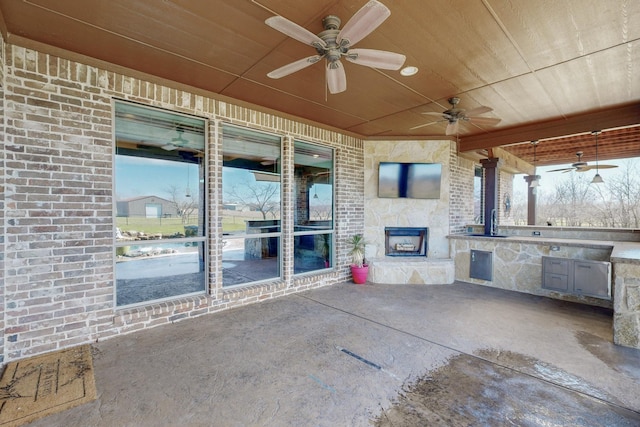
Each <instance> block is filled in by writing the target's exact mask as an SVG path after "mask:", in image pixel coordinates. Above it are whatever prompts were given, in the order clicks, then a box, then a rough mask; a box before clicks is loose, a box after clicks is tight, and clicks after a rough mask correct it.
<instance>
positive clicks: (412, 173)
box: [378, 162, 442, 199]
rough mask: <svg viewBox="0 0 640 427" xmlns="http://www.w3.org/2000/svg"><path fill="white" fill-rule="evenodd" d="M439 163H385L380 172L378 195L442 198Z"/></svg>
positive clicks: (382, 163)
mask: <svg viewBox="0 0 640 427" xmlns="http://www.w3.org/2000/svg"><path fill="white" fill-rule="evenodd" d="M441 173H442V165H441V164H439V163H385V162H381V163H380V165H379V173H378V197H409V198H414V199H438V198H440V177H441Z"/></svg>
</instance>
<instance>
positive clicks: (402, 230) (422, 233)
mask: <svg viewBox="0 0 640 427" xmlns="http://www.w3.org/2000/svg"><path fill="white" fill-rule="evenodd" d="M428 237H429V229H428V228H426V227H385V228H384V242H385V251H384V252H385V255H386V256H396V257H400V256H424V257H426V256H427V251H428Z"/></svg>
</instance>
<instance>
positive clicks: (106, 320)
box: [0, 44, 364, 362]
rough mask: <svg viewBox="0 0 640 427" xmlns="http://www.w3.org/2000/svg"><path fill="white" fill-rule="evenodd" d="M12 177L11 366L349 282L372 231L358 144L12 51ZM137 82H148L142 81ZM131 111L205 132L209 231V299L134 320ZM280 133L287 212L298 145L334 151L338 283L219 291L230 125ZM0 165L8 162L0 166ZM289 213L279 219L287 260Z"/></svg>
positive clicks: (185, 92) (327, 277)
mask: <svg viewBox="0 0 640 427" xmlns="http://www.w3.org/2000/svg"><path fill="white" fill-rule="evenodd" d="M4 54H5V56H4V60H3V62H2V63H3V64H4V67H2V70H3V76H2V77H3V79H4V81H3V83H4V84H3V85H2V89H3V90H4V93H3V95H4V96H2V97H1V99H0V102H3V107H4V115H3V117H4V121H3V123H2V125H3V126H4V127H5V129H4V130H5V136H6V139H5V138H2V141H1V142H0V143H2V144H4V147H2V148H4V150H2V153H4V154H5V158H4V168H2V172H0V173H5V175H4V176H2V178H3V179H4V182H3V185H4V187H3V190H4V191H2V192H1V195H0V203H2V202H3V201H2V197H4V198H5V200H4V203H5V205H4V208H5V210H3V212H4V213H5V217H4V219H3V222H2V224H3V227H4V233H3V236H4V239H5V240H4V241H3V240H0V244H1V245H4V247H3V248H2V249H3V251H2V253H3V254H4V259H2V258H0V262H3V264H2V265H0V267H2V270H1V274H0V280H3V281H4V282H0V284H3V285H4V286H2V289H0V292H4V298H5V299H4V301H3V304H1V307H2V309H3V310H4V316H3V320H4V322H5V323H4V325H3V326H4V327H3V328H2V331H3V333H2V334H0V340H3V339H4V341H3V342H4V346H3V348H2V354H4V359H3V361H4V362H7V361H9V360H14V359H20V358H23V357H26V356H28V355H34V354H39V353H44V352H47V351H52V350H56V349H59V348H64V347H69V346H74V345H78V344H82V343H88V342H93V341H96V340H102V339H105V338H108V337H112V336H115V335H118V334H124V333H129V332H133V331H137V330H141V329H144V328H148V327H152V326H156V325H161V324H166V323H169V322H173V321H177V320H180V319H184V318H189V317H194V316H199V315H203V314H206V313H212V312H215V311H218V310H223V309H227V308H230V307H234V306H239V305H244V304H250V303H253V302H258V301H262V300H266V299H269V298H274V297H277V296H281V295H285V294H287V293H291V292H298V291H300V290H304V289H308V288H312V287H319V286H324V285H329V284H333V283H336V282H340V281H344V280H347V279H348V278H349V277H350V273H349V268H348V259H347V256H346V254H347V248H346V244H345V243H344V241H345V240H346V237H347V236H349V235H352V234H355V233H362V232H363V231H364V230H363V224H364V198H363V193H364V182H363V167H364V160H363V150H364V147H363V142H362V141H361V140H359V139H356V138H353V137H350V136H347V135H343V134H340V133H336V132H332V131H328V130H324V129H321V128H318V127H315V126H312V125H309V124H304V123H299V122H295V121H292V120H290V119H285V118H282V117H279V116H277V115H275V114H268V113H263V112H258V111H255V110H251V109H249V108H246V107H241V106H238V105H234V104H233V103H231V102H223V101H221V100H217V99H216V98H215V96H214V95H211V94H206V93H204V94H203V93H202V91H195V90H193V91H192V90H190V89H188V88H185V87H184V86H178V88H176V87H173V84H172V83H171V82H167V81H161V80H159V79H157V78H149V79H146V78H144V79H142V78H140V77H131V76H127V75H123V74H121V73H119V72H114V71H109V70H107V69H102V68H99V67H97V66H93V65H87V64H84V63H80V62H76V61H71V60H68V59H64V58H61V57H56V56H52V55H49V54H45V53H42V52H38V51H35V50H32V49H25V48H22V47H19V46H15V45H9V44H7V45H6V46H4ZM135 75H139V74H137V73H135ZM114 98H120V99H123V100H131V101H136V102H139V103H142V104H147V105H153V106H157V107H163V108H167V109H170V110H174V111H179V112H185V113H190V114H195V115H198V116H201V117H206V118H208V119H210V128H209V147H208V148H209V154H210V155H209V157H208V168H209V169H208V174H209V175H208V177H207V182H208V196H209V206H208V214H209V215H208V220H209V235H210V236H211V237H210V241H209V242H208V243H209V248H210V249H209V251H210V254H209V255H210V259H211V262H210V270H209V278H210V286H211V289H210V294H209V295H203V296H197V297H185V298H179V299H176V300H174V301H168V302H166V301H165V302H162V303H156V304H149V305H147V306H140V307H137V308H130V309H124V310H122V309H117V308H116V307H115V303H114V246H113V245H114V225H113V141H112V109H113V99H114ZM222 122H228V123H234V124H238V125H243V126H248V127H251V128H255V129H262V130H267V131H271V132H276V133H280V134H282V135H283V136H285V138H284V139H283V144H284V147H283V152H284V159H283V160H285V162H284V165H285V167H284V169H283V196H284V198H285V199H286V200H288V202H291V201H292V196H291V190H292V189H293V173H292V170H291V168H290V167H288V166H287V161H290V160H292V158H293V152H292V148H291V145H292V144H293V139H294V138H299V139H301V140H305V141H310V142H316V143H320V144H323V145H326V146H331V147H334V148H335V149H336V165H335V173H336V188H335V196H336V197H335V207H336V211H335V224H336V225H335V229H336V258H335V265H336V268H335V270H334V271H332V272H329V273H323V274H318V275H309V276H303V277H296V278H294V277H293V261H292V259H290V258H288V257H286V256H285V257H284V259H283V265H284V271H283V279H282V280H280V281H276V282H273V283H267V284H260V285H254V286H247V287H242V288H234V289H231V290H229V289H223V288H222V287H221V283H222V272H221V263H222V253H221V249H220V248H221V247H222V245H221V244H220V238H221V225H220V224H221V221H220V218H221V215H222V200H221V197H222V196H221V176H222V153H221V144H220V143H217V141H218V140H219V137H220V135H221V129H220V128H221V123H222ZM0 160H1V158H0ZM292 216H293V212H284V213H283V216H282V226H283V239H282V241H283V245H282V250H283V251H284V252H283V253H285V254H292V253H293V248H292V247H291V243H290V242H289V240H292V239H290V237H291V233H292V230H293V219H292V218H293V217H292Z"/></svg>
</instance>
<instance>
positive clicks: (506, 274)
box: [449, 237, 613, 308]
mask: <svg viewBox="0 0 640 427" xmlns="http://www.w3.org/2000/svg"><path fill="white" fill-rule="evenodd" d="M449 241H450V245H451V253H452V257H453V258H454V260H455V279H456V280H460V281H463V282H468V283H476V284H479V285H485V286H490V287H492V288H500V289H507V290H511V291H517V292H524V293H528V294H533V295H541V296H547V297H552V298H555V299H562V300H566V301H574V302H580V303H586V304H590V305H595V306H601V307H607V308H611V307H612V303H611V301H610V300H605V299H600V298H592V297H586V296H579V295H571V294H564V293H560V292H555V291H552V290H548V289H544V288H542V257H543V256H553V257H561V258H573V259H584V260H593V261H609V259H610V256H611V250H612V248H613V244H611V246H610V247H604V246H606V242H603V243H605V244H604V245H600V246H603V247H597V248H596V247H588V246H587V245H583V246H569V245H561V244H558V249H559V250H558V251H551V249H550V244H549V243H548V242H544V243H543V242H541V243H535V242H520V241H513V240H509V239H501V238H482V239H473V238H471V239H469V238H466V239H465V238H463V237H452V238H450V239H449ZM472 249H474V250H481V251H487V252H492V253H493V256H492V258H493V277H492V280H491V281H488V280H481V279H476V278H471V277H469V270H470V268H469V267H470V257H471V255H470V254H471V250H472Z"/></svg>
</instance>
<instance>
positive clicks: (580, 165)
mask: <svg viewBox="0 0 640 427" xmlns="http://www.w3.org/2000/svg"><path fill="white" fill-rule="evenodd" d="M583 154H584V153H583V152H582V151H578V152H577V153H576V156H577V157H578V161H577V162H575V163H572V164H571V167H568V168H561V169H554V170H550V171H549V172H564V173H567V172H571V171H576V172H586V171H589V170H591V169H598V168H599V169H611V168H617V167H618V166H616V165H590V164H588V163H587V162H583V161H582V155H583Z"/></svg>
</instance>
